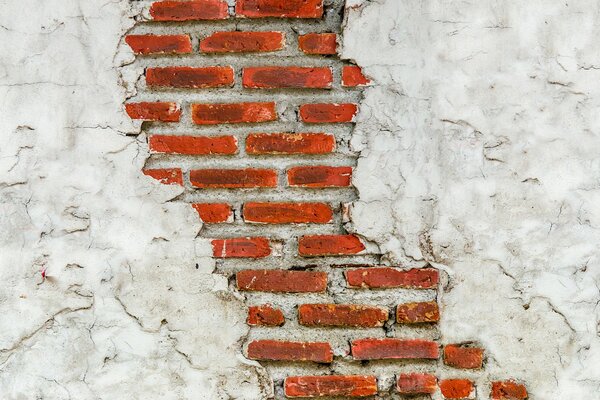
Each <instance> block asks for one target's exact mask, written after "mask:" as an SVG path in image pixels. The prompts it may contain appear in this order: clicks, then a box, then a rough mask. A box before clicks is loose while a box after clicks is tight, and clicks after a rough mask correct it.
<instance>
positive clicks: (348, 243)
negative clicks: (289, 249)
mask: <svg viewBox="0 0 600 400" xmlns="http://www.w3.org/2000/svg"><path fill="white" fill-rule="evenodd" d="M364 250H365V245H364V244H363V243H362V242H361V241H360V239H359V238H358V236H355V235H312V236H303V237H301V238H300V240H299V242H298V252H299V253H300V255H301V256H305V257H310V256H339V255H352V254H358V253H360V252H362V251H364Z"/></svg>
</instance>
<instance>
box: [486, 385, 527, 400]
mask: <svg viewBox="0 0 600 400" xmlns="http://www.w3.org/2000/svg"><path fill="white" fill-rule="evenodd" d="M491 398H492V400H525V399H527V398H528V394H527V389H526V388H525V385H522V384H520V383H517V382H515V381H497V382H492V394H491Z"/></svg>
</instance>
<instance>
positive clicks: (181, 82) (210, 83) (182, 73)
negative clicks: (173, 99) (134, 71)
mask: <svg viewBox="0 0 600 400" xmlns="http://www.w3.org/2000/svg"><path fill="white" fill-rule="evenodd" d="M146 84H147V85H148V86H156V87H173V88H192V89H199V88H217V87H228V86H232V85H233V68H231V67H161V68H148V69H146Z"/></svg>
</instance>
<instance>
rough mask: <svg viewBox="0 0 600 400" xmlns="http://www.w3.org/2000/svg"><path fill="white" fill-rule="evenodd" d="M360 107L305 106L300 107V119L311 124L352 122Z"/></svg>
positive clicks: (336, 105)
mask: <svg viewBox="0 0 600 400" xmlns="http://www.w3.org/2000/svg"><path fill="white" fill-rule="evenodd" d="M357 110H358V107H357V106H356V104H351V103H347V104H327V103H324V104H323V103H322V104H304V105H302V106H300V119H301V120H302V122H307V123H311V124H326V123H338V122H352V121H354V116H355V115H356V112H357Z"/></svg>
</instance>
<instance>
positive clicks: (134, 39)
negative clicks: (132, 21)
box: [125, 35, 192, 55]
mask: <svg viewBox="0 0 600 400" xmlns="http://www.w3.org/2000/svg"><path fill="white" fill-rule="evenodd" d="M125 42H127V44H128V45H129V47H131V50H133V52H134V53H135V54H143V55H147V54H187V53H191V52H192V41H191V39H190V37H189V36H188V35H127V36H126V37H125Z"/></svg>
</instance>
